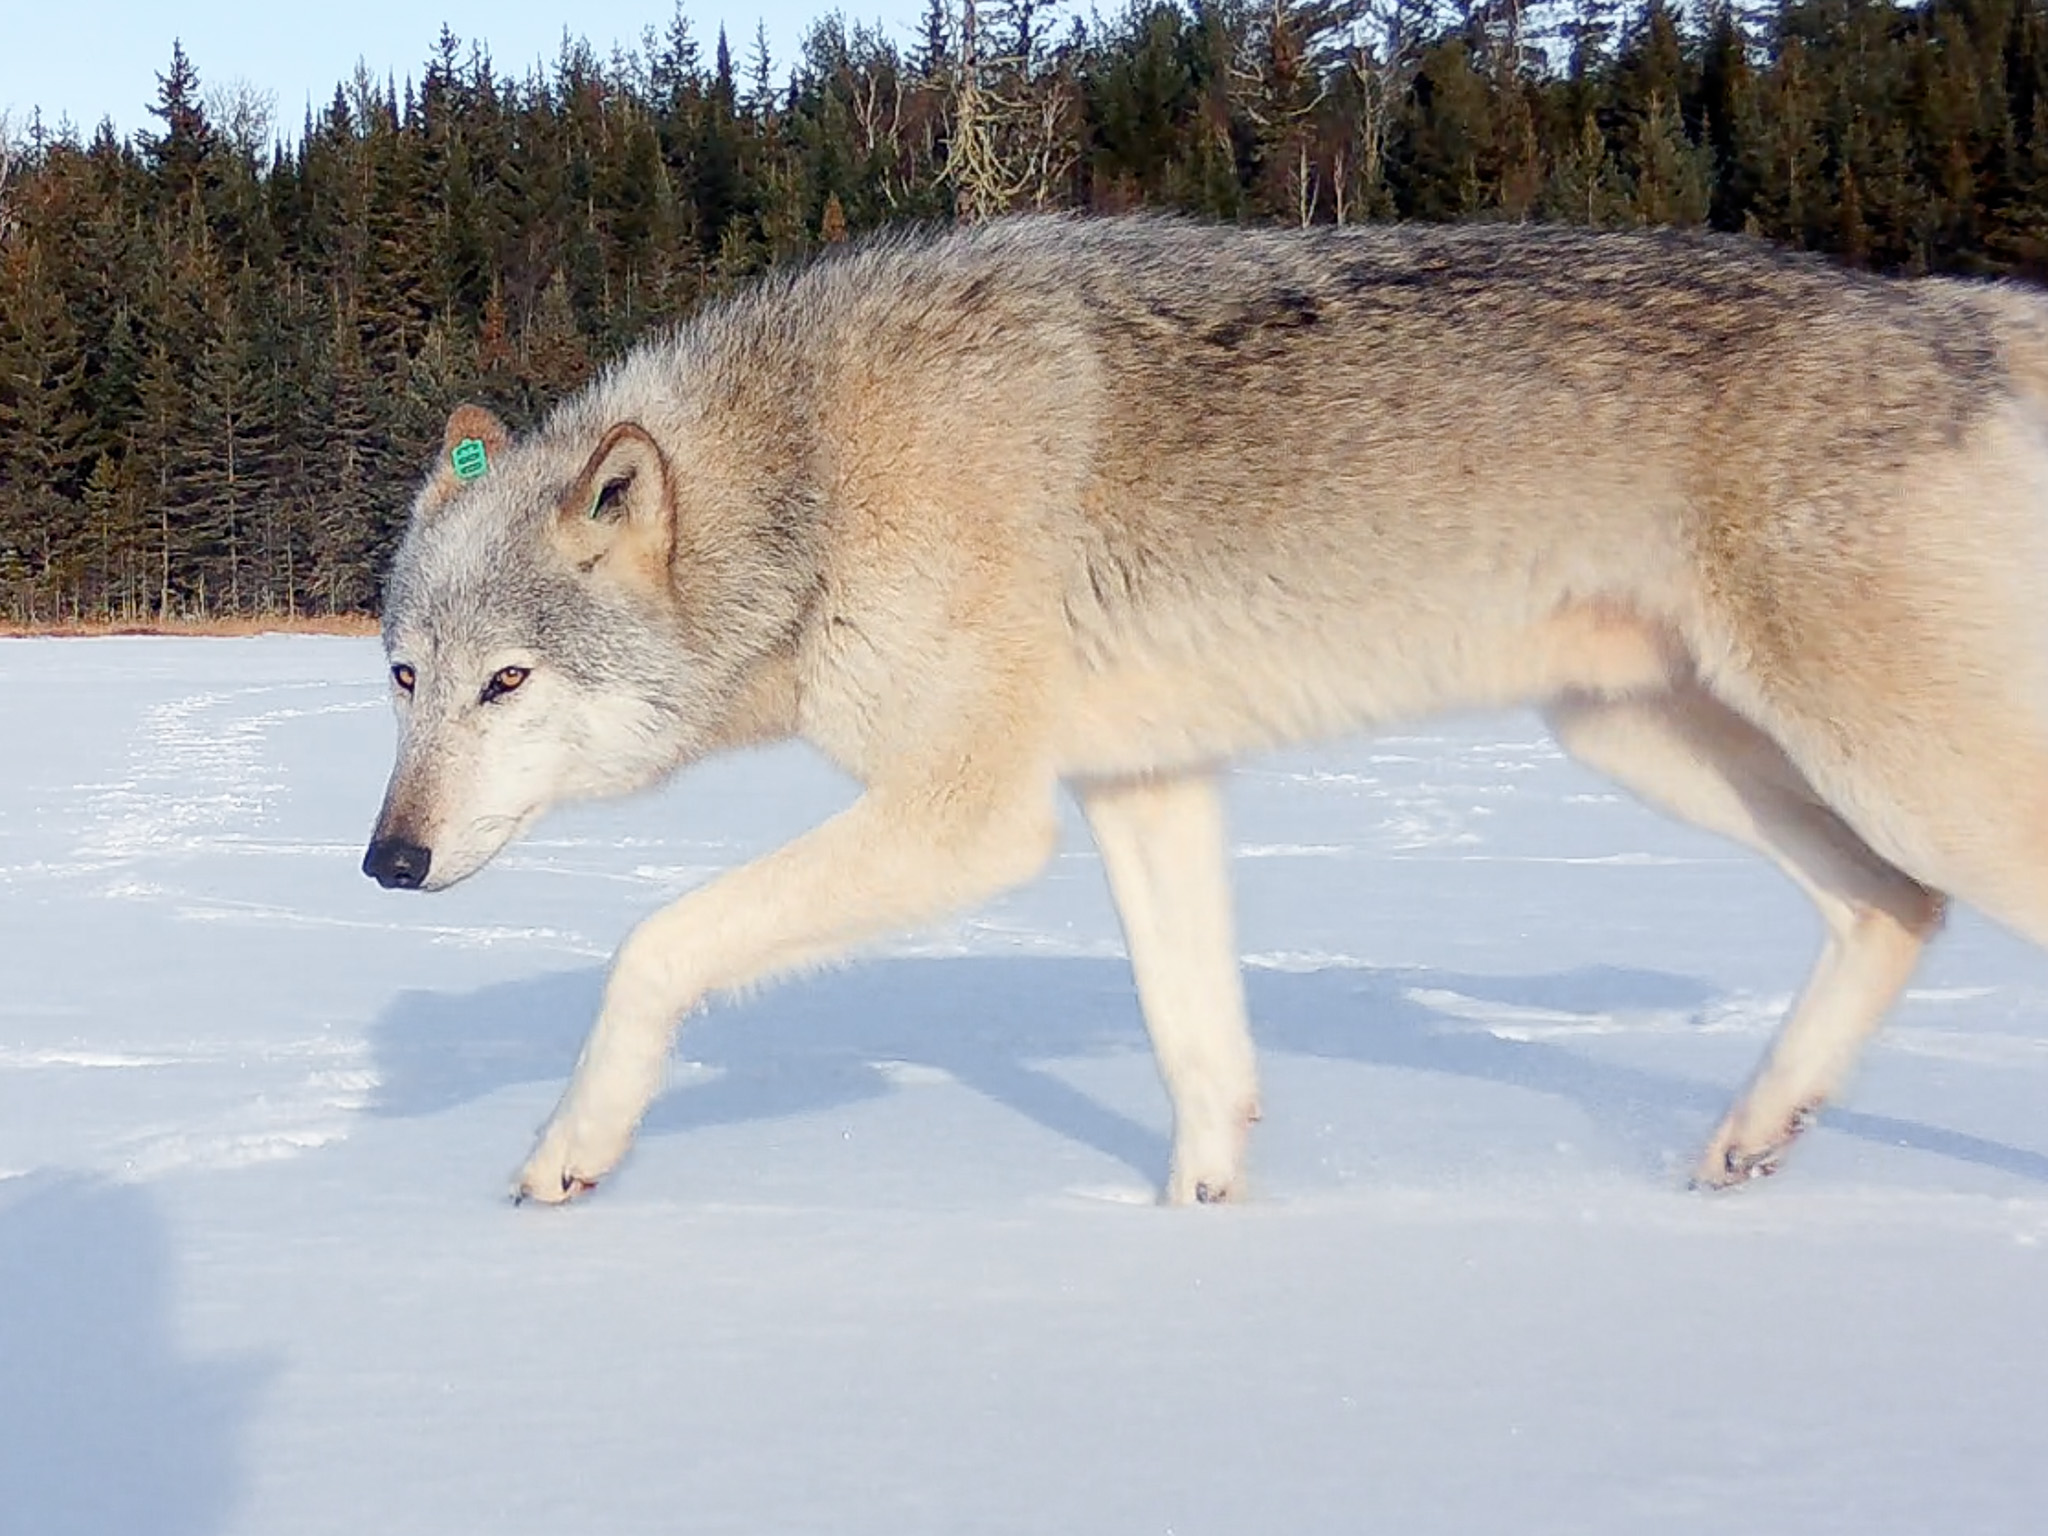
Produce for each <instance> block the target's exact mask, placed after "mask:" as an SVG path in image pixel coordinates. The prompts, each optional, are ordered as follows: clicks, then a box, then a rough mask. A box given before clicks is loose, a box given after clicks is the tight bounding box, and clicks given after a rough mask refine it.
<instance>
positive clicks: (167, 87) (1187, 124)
mask: <svg viewBox="0 0 2048 1536" xmlns="http://www.w3.org/2000/svg"><path fill="white" fill-rule="evenodd" d="M652 3H659V0H652ZM651 20H652V25H651V26H650V27H649V28H648V30H647V32H646V33H645V34H644V36H643V38H642V39H641V41H640V42H639V44H638V45H637V46H635V47H633V48H629V49H618V50H615V51H612V52H610V53H608V54H604V55H600V54H599V53H598V52H596V51H595V50H593V49H591V48H590V47H589V46H587V45H585V44H581V43H577V42H573V41H570V42H565V44H564V45H563V47H562V49H561V51H560V53H559V56H558V57H557V59H556V60H555V61H554V63H553V64H552V65H551V66H550V67H549V68H548V69H546V70H545V71H533V72H530V73H529V74H527V75H526V76H524V77H522V78H514V77H512V76H510V75H507V74H504V73H500V72H499V71H498V70H497V69H496V68H495V67H494V66H493V64H492V61H491V55H490V50H489V41H488V39H475V40H467V39H458V38H456V37H454V36H452V35H450V34H449V33H448V32H447V31H446V30H445V29H443V31H442V33H441V36H440V39H439V41H438V43H437V44H436V45H435V46H433V47H432V48H431V49H430V51H429V54H428V57H427V58H425V59H424V60H423V61H422V62H421V64H420V66H419V69H418V72H417V74H416V76H415V77H413V78H410V79H398V80H390V79H374V78H371V77H369V76H368V75H367V74H366V73H365V72H363V71H362V70H361V69H360V68H358V69H357V70H356V71H355V72H354V73H353V74H352V75H350V74H348V73H347V68H348V67H347V63H346V61H338V64H337V76H338V77H341V83H340V84H339V85H338V86H337V88H336V89H335V91H334V94H333V97H332V99H331V100H330V101H328V102H327V104H326V105H325V106H324V107H321V108H320V109H319V110H317V111H315V112H312V113H311V114H309V115H308V116H307V117H306V118H305V120H304V121H303V122H298V123H280V122H277V121H275V120H274V112H273V109H272V107H271V104H270V99H269V98H268V97H267V96H266V95H265V94H264V93H263V92H262V91H261V90H260V89H259V88H255V87H251V86H250V85H249V84H248V83H246V82H241V83H237V84H236V85H235V86H234V87H233V88H226V89H223V88H220V87H217V86H215V85H213V84H211V83H209V82H208V81H207V79H206V76H205V70H206V61H205V60H204V59H198V58H191V57H188V56H187V55H186V54H185V52H184V51H183V50H182V49H178V50H176V51H174V52H173V54H172V56H171V57H170V58H168V59H167V60H165V61H164V65H163V68H162V71H161V73H160V75H159V88H158V92H157V96H156V99H155V101H154V102H153V103H151V104H150V105H149V113H150V127H149V128H148V129H146V130H145V131H141V132H137V133H135V134H133V135H132V136H129V137H126V138H124V137H121V136H120V135H118V134H117V133H116V132H115V130H114V129H113V128H112V127H111V126H110V125H102V126H101V127H99V128H98V129H97V130H91V129H75V128H72V127H70V126H69V125H61V126H59V127H55V128H53V127H52V126H50V125H49V124H47V123H45V122H44V121H43V120H42V119H41V118H40V117H39V116H34V115H31V116H30V117H29V119H28V120H27V121H23V120H21V118H20V117H19V115H17V116H16V118H15V119H14V120H13V121H11V122H6V123H4V124H0V618H5V619H8V620H11V621H12V622H14V623H17V624H24V623H25V624H37V623H52V622H60V621H66V620H94V619H98V620H109V621H114V622H123V621H132V622H146V621H157V620H164V619H170V618H193V617H207V616H230V615H257V616H267V615H277V616H315V615H325V614H334V613H342V614H346V613H360V612H366V611H370V610H372V609H374V606H375V603H376V596H377V587H378V580H379V575H380V572H381V570H382V568H383V564H384V562H385V561H386V559H387V558H388V555H389V552H390V549H391V546H392V543H393V541H394V539H395V537H396V535H397V533H398V531H399V529H400V527H401V525H402V522H403V518H404V515H405V511H406V507H407V504H408V501H409V498H410V495H411V492H412V489H413V487H414V485H415V484H416V483H417V480H418V478H419V476H420V474H421V472H422V471H423V469H424V468H425V466H426V463H427V459H428V456H429V454H430V453H431V452H432V451H433V449H434V447H435V445H436V444H438V442H439V440H440V431H441V423H442V422H443V420H444V419H445V418H446V416H447V413H448V411H449V410H450V408H451V407H452V406H453V405H454V404H455V403H457V402H459V401H463V400H476V401H480V402H483V403H485V404H488V405H490V406H492V407H493V408H495V409H496V410H498V411H499V412H500V413H501V414H502V415H504V416H505V417H506V419H507V420H508V421H510V422H512V423H513V424H514V425H515V426H519V425H524V424H527V423H530V422H531V421H533V420H534V419H535V417H536V416H537V414H538V413H539V412H540V411H542V410H543V409H545V407H546V406H547V405H548V404H549V403H551V402H552V401H553V400H555V399H556V398H558V397H559V396H560V395H561V394H563V393H564V392H566V391H569V390H571V389H573V388H575V387H576V386H577V385H578V384H579V383H581V382H582V381H583V380H585V379H586V378H587V377H588V376H589V375H590V374H591V372H592V370H593V369H595V368H597V367H600V366H601V365H602V364H603V363H604V362H605V361H606V360H607V359H609V358H611V357H613V356H615V355H616V354H618V353H619V352H620V351H621V350H623V349H625V348H627V347H630V346H632V345H633V344H634V343H635V342H636V341H638V340H640V339H642V338H643V337H646V336H647V335H648V334H649V333H650V332H654V331H656V330H658V329H659V328H661V327H664V326H668V325H671V324H673V323H675V322H676V321H678V320H681V319H683V318H685V317H687V316H688V315H689V314H690V313H691V311H692V310H693V309H694V308H695V307H696V306H698V305H699V304H702V303H704V302H705V301H706V300H707V299H710V298H714V297H715V296H717V295H718V294H720V293H722V292H725V291H727V290H729V289H731V288H732V287H734V286H735V285H738V284H743V283H745V282H747V281H748V280H749V279H751V278H753V277H754V276H756V275H757V274H759V273H761V272H763V271H765V270H768V269H770V268H772V267H775V266H777V265H779V264H785V263H790V262H796V261H801V260H804V259H805V258H807V257H808V256H810V255H812V254H814V253H816V252H819V251H821V250H823V249H824V248H825V247H828V246H830V245H832V244H834V243H836V242H839V241H842V240H845V239H848V238H849V237H852V236H857V235H859V234H860V233H861V232H862V231H865V230H869V229H874V228H876V227H878V226H883V225H888V224H893V223H899V222H903V221H946V220H955V219H976V218H986V217H992V216H995V215H997V214H1000V213H1002V212H1005V211H1009V210H1020V209H1082V210H1088V211H1093V212H1111V211H1119V210H1127V209H1136V208H1150V209H1170V210H1179V211H1183V212H1186V213H1189V214H1193V215H1197V216H1200V217H1203V218H1208V219H1222V220H1238V221H1245V222H1265V223H1349V222H1359V221H1365V220H1388V219H1416V220H1464V219H1495V220H1547V221H1556V222H1568V223H1575V224H1595V225H1605V226H1624V227H1626V226H1642V225H1674V226H1706V227H1711V228H1714V229H1719V230H1731V231H1746V232H1749V233H1751V234H1754V235H1759V236H1762V237H1764V238H1767V239H1770V240H1775V241H1780V242H1783V243H1785V244H1788V245H1792V246H1800V247H1805V248H1808V249H1812V250H1816V251H1820V252H1825V253H1827V254H1828V255H1829V256H1830V257H1832V258H1833V259H1835V260H1838V261H1840V262H1843V263H1845V264H1848V265H1851V266H1855V267H1865V268H1871V269H1875V270H1879V271H1886V272H1898V273H1923V272H1956V273H1970V274H1985V275H2006V276H2013V277H2018V278H2021V279H2032V280H2041V279H2043V278H2048V0H1929V3H1925V4H1916V5H1906V4H1895V3H1891V0H1778V3H1776V4H1771V3H1761V4H1758V3H1745V4H1731V3H1729V0H1701V3H1698V4H1692V3H1687V4H1684V5H1679V4H1672V3H1666V0H1648V3H1647V4H1646V5H1645V4H1641V3H1631V4H1624V3H1618V0H1575V3H1574V0H1565V3H1562V4H1541V5H1538V4H1527V3H1518V0H1187V3H1182V4H1176V3H1170V0H1149V3H1148V0H1132V3H1131V4H1130V6H1129V8H1128V9H1124V10H1121V11H1116V12H1113V13H1105V12H1102V11H1096V10H1090V11H1087V12H1083V11H1081V10H1080V9H1078V8H1077V7H1076V6H1075V5H1073V4H1071V3H1055V0H979V3H978V4H977V3H976V0H967V4H966V5H965V6H964V8H963V7H961V6H959V5H958V4H956V0H930V4H929V7H928V9H927V11H926V13H925V16H924V18H923V21H922V23H921V25H918V26H915V27H904V28H882V27H879V26H868V25H856V24H853V23H850V22H848V21H845V20H842V19H841V18H839V17H837V16H829V17H827V18H825V19H823V20H820V21H819V22H817V23H816V24H815V26H813V27H812V28H811V30H810V32H809V34H808V37H807V40H806V42H805V44H804V46H803V48H802V50H801V54H800V56H799V57H797V58H795V59H793V60H780V59H774V58H771V57H770V56H769V52H768V49H767V47H766V44H765V42H764V41H763V39H762V38H761V37H759V36H757V37H756V38H755V39H752V40H748V39H737V40H729V39H727V38H726V37H725V36H724V35H723V34H719V35H715V36H711V37H705V36H701V35H700V34H699V31H698V29H697V28H696V27H694V26H693V25H692V23H691V20H690V17H689V15H688V13H687V11H686V10H681V9H679V10H677V11H676V12H675V13H673V14H672V15H669V16H666V17H662V16H655V17H653V18H651ZM259 85H260V83H259Z"/></svg>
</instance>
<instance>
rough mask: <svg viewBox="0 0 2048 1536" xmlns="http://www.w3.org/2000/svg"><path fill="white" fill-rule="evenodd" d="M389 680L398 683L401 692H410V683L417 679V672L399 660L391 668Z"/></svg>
mask: <svg viewBox="0 0 2048 1536" xmlns="http://www.w3.org/2000/svg"><path fill="white" fill-rule="evenodd" d="M391 681H393V682H394V683H396V684H398V687H399V691H400V692H401V693H411V692H412V685H413V684H414V683H416V682H418V681H419V674H418V673H416V672H414V671H413V669H412V668H411V667H408V666H407V665H406V664H405V663H404V662H402V661H401V662H400V663H399V664H398V665H397V666H395V667H393V668H392V669H391Z"/></svg>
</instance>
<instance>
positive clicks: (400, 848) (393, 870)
mask: <svg viewBox="0 0 2048 1536" xmlns="http://www.w3.org/2000/svg"><path fill="white" fill-rule="evenodd" d="M433 861H434V851H433V850H432V849H431V848H422V847H421V846H420V845H419V844H418V843H409V842H407V841H406V840H405V839H404V838H402V837H380V838H378V839H376V840H375V841H374V842H372V843H371V844H370V851H369V852H368V853H365V854H364V855H363V873H364V874H366V875H368V876H369V877H370V878H371V879H372V880H374V881H376V882H377V883H378V884H379V885H381V886H383V887H384V888H385V889H386V890H389V891H416V890H418V889H419V888H420V884H421V882H422V881H424V880H425V879H426V878H427V866H428V865H429V864H431V863H433Z"/></svg>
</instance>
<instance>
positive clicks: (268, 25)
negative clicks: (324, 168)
mask: <svg viewBox="0 0 2048 1536" xmlns="http://www.w3.org/2000/svg"><path fill="white" fill-rule="evenodd" d="M923 8H924V7H923V0H857V3H845V0H841V3H836V4H835V0H687V3H686V5H685V7H684V9H685V13H686V14H687V15H688V16H689V17H690V19H691V24H692V28H693V30H694V31H695V33H696V35H697V38H698V41H699V42H700V43H701V44H702V46H703V48H704V53H705V57H706V58H707V59H709V57H710V53H711V46H712V43H713V42H714V41H715V39H716V38H717V36H718V27H719V24H720V23H721V22H723V23H724V24H725V27H726V30H727V33H728V35H729V37H730V40H731V44H732V51H733V61H734V64H735V65H736V66H743V65H744V62H745V60H746V59H747V57H748V53H749V49H750V45H751V42H752V39H753V36H754V25H755V23H756V21H764V22H766V23H767V26H768V42H769V48H770V52H771V54H772V56H773V58H774V60H775V71H776V74H777V76H778V77H779V78H780V77H786V75H787V67H788V65H789V63H790V61H791V60H792V59H793V58H794V57H795V55H796V50H797V45H798V42H799V41H800V39H801V38H802V36H803V34H804V32H805V31H807V30H808V28H809V25H810V23H811V22H812V21H815V20H816V19H817V18H818V17H820V16H822V15H825V14H827V13H828V12H830V11H832V10H835V9H837V10H842V11H844V12H845V13H846V15H847V16H848V17H849V18H850V19H858V20H868V21H876V20H879V21H881V22H882V23H884V24H885V26H886V27H887V29H888V30H889V31H890V33H891V34H892V35H893V36H894V37H895V38H896V40H897V42H898V43H899V44H902V45H907V44H908V43H909V42H910V41H911V37H912V33H913V32H914V30H915V23H916V21H917V18H918V16H919V15H920V14H921V13H922V11H923ZM672 11H673V0H341V3H333V0H328V3H314V4H303V3H295V0H268V3H266V4H259V5H249V4H234V3H231V0H191V3H187V4H178V5H163V4H145V3H142V0H0V112H7V113H9V114H10V116H11V120H12V124H13V127H14V129H15V130H16V131H17V132H19V131H20V130H21V128H22V127H23V125H24V124H25V123H26V122H27V120H28V116H29V113H30V110H31V108H33V107H36V106H40V107H41V108H42V111H43V117H44V120H45V121H46V122H48V123H49V124H50V125H51V126H52V127H54V126H55V125H56V123H57V121H58V120H59V119H60V118H62V117H65V116H68V117H70V119H71V121H72V122H73V123H74V124H75V125H76V126H77V128H78V130H79V133H80V135H81V136H82V137H89V136H90V135H91V133H92V130H93V129H94V127H95V126H97V124H98V123H99V120H100V119H101V118H102V117H111V118H112V119H113V120H114V125H115V127H116V128H118V129H119V130H120V131H121V132H122V133H124V134H127V133H133V132H134V131H135V130H136V129H138V128H143V127H152V128H153V127H154V126H155V120H154V119H153V118H150V117H148V116H147V115H146V109H147V107H148V105H149V103H151V102H152V101H154V100H155V99H156V89H157V85H156V77H157V75H158V74H160V73H162V71H163V70H164V68H165V67H166V66H167V64H168V63H169V60H170V57H171V40H172V39H173V38H182V39H183V40H184V44H185V52H186V54H187V55H188V56H189V57H190V58H191V59H192V62H193V63H194V65H196V66H197V68H198V70H199V78H200V81H201V83H202V85H215V84H222V83H225V82H228V81H232V80H235V79H237V78H242V79H246V80H248V81H249V82H250V83H251V84H253V85H255V86H257V87H259V88H260V89H263V90H266V91H271V92H274V93H275V94H276V98H277V116H278V121H279V126H280V127H281V128H282V129H283V130H284V131H285V132H286V133H287V134H290V135H293V136H296V134H297V132H298V129H299V125H300V123H301V122H302V120H303V119H304V116H305V109H306V102H307V99H308V97H311V99H312V100H313V103H314V105H315V106H316V107H318V106H321V105H324V104H325V103H326V102H327V101H328V99H329V98H330V97H332V96H333V94H334V87H335V86H336V85H337V84H338V83H339V82H341V81H342V80H344V79H346V78H348V77H349V76H350V75H351V74H353V73H354V70H355V64H356V60H357V59H358V58H360V59H363V60H365V61H366V62H367V63H368V64H369V66H370V69H371V72H372V73H373V74H375V75H376V76H377V77H378V78H379V79H382V78H383V77H384V76H385V75H386V74H391V75H395V76H396V77H397V78H398V79H399V80H400V81H401V82H403V81H404V79H405V78H406V77H407V76H408V75H410V76H411V77H412V78H413V79H414V80H417V79H418V78H419V76H420V73H421V70H422V67H423V65H424V64H425V62H426V59H427V55H428V53H429V51H430V50H431V49H432V47H433V44H434V40H435V39H436V38H437V37H438V36H439V35H440V31H441V23H442V22H443V21H445V22H447V24H448V25H449V26H450V27H451V28H452V29H453V30H454V32H455V34H456V36H458V37H460V38H462V39H463V41H464V42H465V44H466V43H468V42H469V41H471V40H472V39H481V40H483V41H485V42H487V43H488V44H489V45H490V52H491V58H492V60H493V62H494V63H495V64H496V66H497V69H498V72H499V73H500V74H505V73H508V72H510V73H514V74H520V75H523V74H525V73H526V71H527V69H528V68H529V67H530V66H531V65H532V64H533V63H534V62H535V61H536V60H548V61H552V60H553V59H554V57H555V55H556V54H557V52H558V51H559V49H560V46H561V40H562V31H563V28H564V27H567V28H568V29H569V31H571V32H572V33H574V34H578V35H580V36H583V37H586V38H588V39H589V40H590V42H591V44H592V45H593V46H594V47H595V48H596V49H597V51H598V53H599V54H600V55H604V54H608V53H609V52H610V51H611V46H612V44H613V42H615V41H616V42H619V43H637V42H638V41H639V38H640V34H641V32H642V30H643V29H644V28H646V27H648V26H654V27H657V28H660V27H665V26H666V24H667V22H668V18H669V16H670V15H671V13H672Z"/></svg>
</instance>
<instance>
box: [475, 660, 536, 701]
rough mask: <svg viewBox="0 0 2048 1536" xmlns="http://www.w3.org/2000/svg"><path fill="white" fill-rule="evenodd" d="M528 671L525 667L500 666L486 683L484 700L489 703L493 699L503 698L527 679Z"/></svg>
mask: <svg viewBox="0 0 2048 1536" xmlns="http://www.w3.org/2000/svg"><path fill="white" fill-rule="evenodd" d="M527 671H528V669H527V668H525V667H500V668H499V669H498V670H497V671H496V672H495V673H493V674H492V676H491V680H490V681H489V682H488V683H485V684H484V702H485V703H486V704H488V703H490V702H491V700H493V699H501V698H503V697H504V696H505V695H506V694H508V693H510V692H511V691H512V690H513V689H514V688H517V687H518V686H519V685H520V684H521V683H523V682H525V681H526V674H527Z"/></svg>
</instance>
